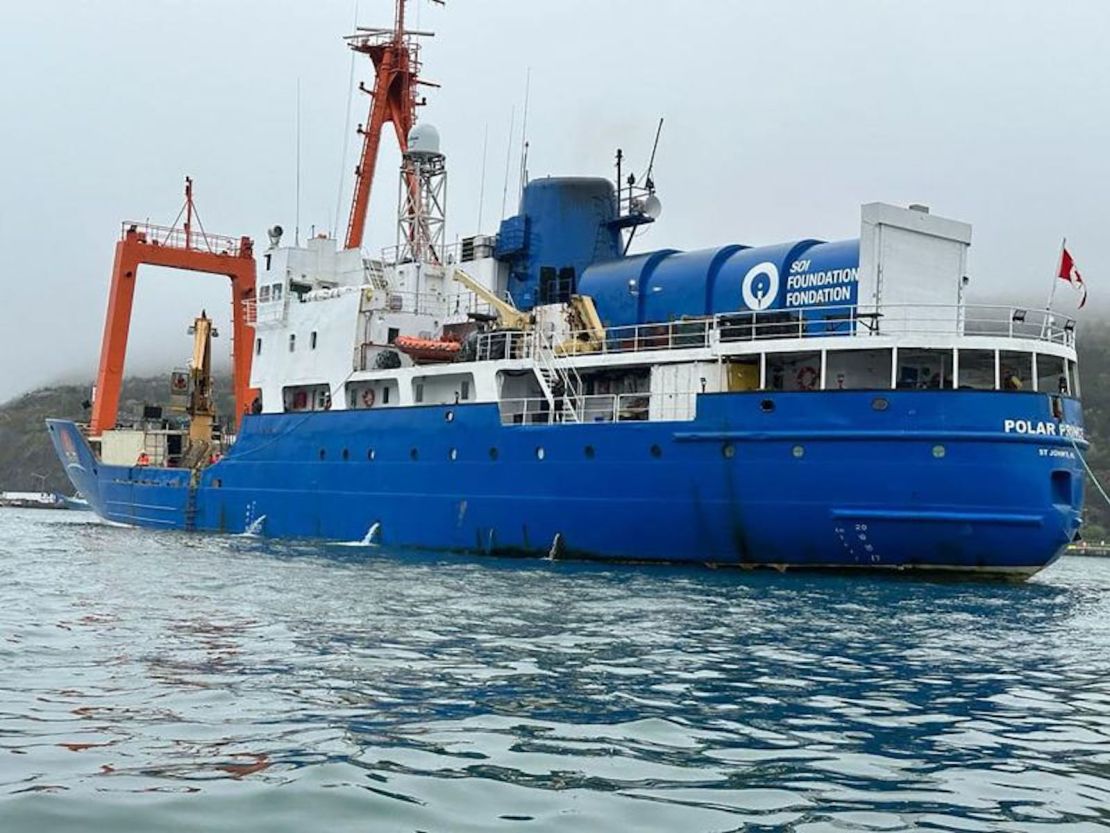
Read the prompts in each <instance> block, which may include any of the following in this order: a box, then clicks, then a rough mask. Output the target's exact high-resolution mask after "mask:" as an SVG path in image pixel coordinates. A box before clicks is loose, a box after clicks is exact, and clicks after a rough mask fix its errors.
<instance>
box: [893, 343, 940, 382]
mask: <svg viewBox="0 0 1110 833" xmlns="http://www.w3.org/2000/svg"><path fill="white" fill-rule="evenodd" d="M895 379H896V380H897V381H896V384H897V387H898V388H899V389H901V390H937V389H940V388H951V387H952V351H951V350H899V351H898V373H897V376H896V377H895Z"/></svg>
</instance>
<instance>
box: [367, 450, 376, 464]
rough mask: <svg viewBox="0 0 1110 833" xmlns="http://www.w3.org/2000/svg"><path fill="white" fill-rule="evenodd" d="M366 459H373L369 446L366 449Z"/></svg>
mask: <svg viewBox="0 0 1110 833" xmlns="http://www.w3.org/2000/svg"><path fill="white" fill-rule="evenodd" d="M366 459H367V460H370V461H373V460H374V449H372V448H371V449H368V450H367V451H366Z"/></svg>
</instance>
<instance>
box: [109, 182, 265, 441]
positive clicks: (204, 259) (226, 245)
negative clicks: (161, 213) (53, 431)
mask: <svg viewBox="0 0 1110 833" xmlns="http://www.w3.org/2000/svg"><path fill="white" fill-rule="evenodd" d="M182 215H184V217H185V222H184V224H183V226H182V227H181V228H178V227H177V221H176V220H175V221H174V225H173V226H170V227H166V226H152V225H149V224H146V223H132V222H126V223H124V224H123V235H122V237H121V239H120V241H119V242H118V243H116V259H115V265H114V266H113V267H112V288H111V290H110V294H109V296H108V315H107V317H106V319H105V321H104V339H103V341H102V343H101V347H100V369H99V371H98V372H97V375H96V394H95V396H94V398H93V409H92V418H91V420H90V423H89V434H90V435H92V436H99V435H100V434H102V433H103V432H104V431H110V430H111V429H112V428H114V427H115V425H116V417H117V416H118V413H119V394H120V385H121V384H122V382H123V366H124V361H125V359H126V356H127V336H128V332H129V330H130V327H131V307H132V302H133V301H134V298H135V279H136V277H137V276H138V272H139V266H141V265H144V264H145V265H149V266H166V267H169V268H171V269H185V270H187V271H190V272H203V273H206V274H210V275H226V276H227V277H228V278H230V279H231V317H232V331H233V332H232V344H231V355H232V367H233V374H234V380H233V384H234V389H235V410H236V419H237V420H238V419H240V418H241V417H242V416H243V414H244V413H245V412H246V410H247V409H248V408H249V407H250V402H251V400H252V398H253V396H254V394H255V392H254V391H252V390H251V388H250V378H251V355H252V354H251V346H252V345H253V343H254V330H253V328H252V327H251V326H250V324H249V323H248V322H247V310H246V304H245V303H244V302H245V301H249V300H253V298H254V284H255V263H254V244H253V242H252V241H251V239H250V238H249V237H240V238H238V239H235V238H232V237H221V236H218V235H212V234H206V233H205V231H204V227H203V226H201V224H200V218H199V216H197V213H196V206H195V205H194V204H193V181H192V180H191V179H189V178H188V177H186V178H185V205H184V206H183V207H182V209H181V212H180V213H179V214H178V215H177V216H178V219H181V216H182ZM194 219H195V220H196V224H197V226H198V227H199V230H198V231H194V229H193V221H194Z"/></svg>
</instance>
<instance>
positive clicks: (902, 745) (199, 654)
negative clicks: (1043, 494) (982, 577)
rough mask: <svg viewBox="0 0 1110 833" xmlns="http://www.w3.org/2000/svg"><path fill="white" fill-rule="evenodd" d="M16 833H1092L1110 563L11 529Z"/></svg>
mask: <svg viewBox="0 0 1110 833" xmlns="http://www.w3.org/2000/svg"><path fill="white" fill-rule="evenodd" d="M0 553H3V557H2V559H0V668H2V669H3V671H2V677H0V820H5V819H6V820H7V821H5V822H4V823H3V824H2V826H3V829H13V830H16V829H27V828H34V829H36V830H38V831H43V830H49V829H59V828H74V827H77V828H81V829H98V830H99V829H104V830H108V829H112V830H149V829H153V828H158V829H170V828H172V829H182V830H213V829H232V828H234V829H235V830H267V831H272V830H290V831H293V830H296V831H302V830H317V829H327V830H329V831H334V830H360V831H362V830H368V829H372V830H402V831H416V830H422V831H468V830H475V831H478V830H483V831H484V830H491V829H502V828H503V829H511V828H514V827H516V828H520V829H526V830H536V831H549V830H559V831H564V830H565V831H583V830H612V829H635V830H660V831H662V830H667V831H671V830H683V831H687V830H689V831H694V830H706V831H709V830H712V831H725V830H751V831H764V830H768V831H769V830H797V831H821V830H853V831H855V830H882V831H890V830H908V829H914V828H918V829H936V830H953V831H957V830H958V831H969V830H970V831H976V830H1007V831H1009V830H1029V831H1039V830H1044V829H1047V828H1054V829H1061V830H1096V829H1098V830H1101V829H1104V828H1105V827H1106V826H1107V825H1108V824H1110V812H1108V811H1107V809H1106V807H1107V805H1108V799H1110V736H1108V733H1110V650H1108V649H1110V562H1102V561H1097V560H1093V559H1091V560H1085V559H1065V560H1064V561H1063V562H1061V563H1059V564H1057V565H1056V566H1054V567H1052V568H1050V569H1049V570H1048V571H1047V572H1045V573H1043V574H1042V575H1041V576H1039V577H1038V578H1036V579H1035V580H1034V581H1032V582H1030V583H1027V584H1024V585H1016V586H1015V585H1003V584H982V583H955V582H947V583H942V582H922V581H914V580H905V579H893V578H876V577H864V576H855V577H846V576H835V575H833V576H828V575H785V576H782V575H778V574H769V573H745V572H733V571H724V570H722V571H709V570H694V569H665V568H664V569H651V568H636V567H606V566H603V565H596V564H568V563H551V562H547V561H509V560H497V559H470V558H463V557H459V556H444V555H430V554H414V553H395V552H390V551H388V550H385V549H378V548H366V547H357V548H352V547H338V546H337V547H322V546H319V545H314V544H312V545H310V544H293V545H290V544H276V543H274V542H269V541H266V540H265V539H252V538H241V537H240V538H203V537H192V536H185V535H180V534H153V533H150V532H145V531H141V530H133V529H124V528H117V527H109V526H104V525H100V524H97V523H95V522H93V520H92V518H91V516H89V515H84V514H70V513H61V512H54V513H47V512H4V513H2V514H0Z"/></svg>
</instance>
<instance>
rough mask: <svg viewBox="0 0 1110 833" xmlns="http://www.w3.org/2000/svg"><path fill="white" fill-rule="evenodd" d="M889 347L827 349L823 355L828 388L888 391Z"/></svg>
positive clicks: (891, 356)
mask: <svg viewBox="0 0 1110 833" xmlns="http://www.w3.org/2000/svg"><path fill="white" fill-rule="evenodd" d="M892 362H893V354H892V351H890V350H830V351H829V352H828V354H827V358H826V372H827V374H828V377H827V381H826V382H825V387H826V388H828V389H829V390H888V389H889V388H890V366H891V363H892Z"/></svg>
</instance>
